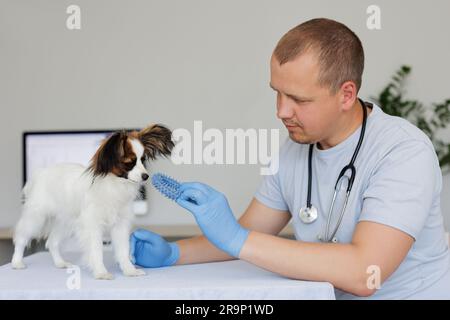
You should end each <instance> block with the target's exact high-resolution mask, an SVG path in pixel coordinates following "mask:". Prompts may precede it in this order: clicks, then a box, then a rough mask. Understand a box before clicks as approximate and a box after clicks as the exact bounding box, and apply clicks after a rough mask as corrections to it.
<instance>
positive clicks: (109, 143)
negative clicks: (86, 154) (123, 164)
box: [88, 131, 127, 178]
mask: <svg viewBox="0 0 450 320" xmlns="http://www.w3.org/2000/svg"><path fill="white" fill-rule="evenodd" d="M126 141H127V133H126V132H125V131H119V132H115V133H113V134H112V135H111V136H110V137H109V138H107V139H106V140H105V141H104V142H103V143H102V145H101V146H100V147H99V148H98V150H97V152H96V153H95V155H94V156H93V157H92V159H91V163H90V165H89V168H88V170H90V171H91V172H92V173H93V175H94V178H95V177H97V176H106V175H107V174H108V173H110V172H112V171H113V170H114V168H116V167H117V166H118V165H119V163H120V159H121V157H122V156H123V155H124V145H125V143H126Z"/></svg>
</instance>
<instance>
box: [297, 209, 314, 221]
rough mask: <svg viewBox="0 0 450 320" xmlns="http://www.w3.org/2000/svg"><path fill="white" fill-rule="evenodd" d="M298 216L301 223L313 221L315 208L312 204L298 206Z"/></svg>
mask: <svg viewBox="0 0 450 320" xmlns="http://www.w3.org/2000/svg"><path fill="white" fill-rule="evenodd" d="M298 217H299V218H300V220H302V222H303V223H306V224H308V223H313V222H314V221H316V219H317V209H316V208H315V207H313V206H311V207H302V208H300V212H299V213H298Z"/></svg>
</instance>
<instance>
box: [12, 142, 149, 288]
mask: <svg viewBox="0 0 450 320" xmlns="http://www.w3.org/2000/svg"><path fill="white" fill-rule="evenodd" d="M130 143H131V146H132V149H133V152H134V153H135V154H136V158H137V160H136V165H135V166H134V167H133V169H132V170H131V171H129V172H128V178H127V179H125V178H121V177H118V176H116V175H114V174H112V173H108V174H107V175H105V176H101V177H95V179H93V178H94V177H93V174H92V172H90V171H87V170H86V168H85V167H83V166H81V165H76V164H64V165H57V166H53V167H50V168H46V169H43V170H41V171H40V172H38V173H36V174H35V175H34V176H33V178H32V179H31V180H30V181H29V182H28V183H27V184H26V186H25V188H24V196H25V199H26V200H25V203H24V207H23V212H22V216H21V218H20V220H19V222H18V223H17V226H16V229H15V233H14V244H15V250H14V255H13V259H12V267H13V268H15V269H22V268H25V267H26V266H25V264H24V263H23V252H24V249H25V247H26V246H27V245H28V243H29V242H30V240H31V239H34V238H47V242H46V247H47V248H48V250H49V251H50V254H51V256H52V258H53V261H54V264H55V266H56V267H58V268H66V267H68V266H70V263H68V262H66V261H65V260H64V259H63V258H62V257H61V254H60V249H59V247H60V244H61V242H62V240H63V239H65V238H66V236H68V235H70V234H74V235H75V239H78V240H79V245H80V246H81V249H82V252H83V254H84V262H85V263H86V264H87V266H88V267H89V268H90V269H91V270H92V272H93V274H94V276H95V278H97V279H112V278H113V275H112V274H111V273H109V272H108V271H107V269H106V268H105V265H104V263H103V251H102V249H103V234H104V233H107V232H109V233H110V235H111V241H112V244H113V248H114V252H115V257H116V260H117V262H118V263H119V266H120V268H121V270H122V272H123V274H124V275H126V276H141V275H145V272H144V271H143V270H140V269H136V268H135V266H134V265H133V264H132V263H131V262H130V256H129V235H130V231H131V227H132V223H131V220H132V217H133V215H132V211H131V204H132V201H133V200H134V199H135V197H136V195H137V194H138V192H139V187H140V185H141V184H142V183H143V179H144V178H145V175H144V177H143V174H147V170H146V168H145V167H144V164H143V163H142V161H141V157H142V156H143V154H144V146H143V145H142V143H141V141H140V140H139V139H130ZM147 178H148V176H147Z"/></svg>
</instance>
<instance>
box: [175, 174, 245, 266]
mask: <svg viewBox="0 0 450 320" xmlns="http://www.w3.org/2000/svg"><path fill="white" fill-rule="evenodd" d="M180 191H181V193H180V196H179V197H178V199H177V200H176V202H177V203H178V204H179V205H180V206H181V207H183V208H185V209H187V210H189V211H190V212H191V213H193V214H194V217H195V219H196V221H197V223H198V225H199V227H200V229H201V230H202V232H203V234H204V235H205V236H206V238H208V240H209V241H210V242H212V243H213V244H214V245H215V246H216V247H217V248H219V249H221V250H223V251H225V252H226V253H228V254H229V255H231V256H233V257H236V258H239V253H240V251H241V249H242V246H243V245H244V243H245V241H246V240H247V237H248V234H249V230H247V229H245V228H243V227H242V226H241V225H240V224H239V223H238V222H237V220H236V218H235V217H234V215H233V212H232V211H231V208H230V206H229V205H228V201H227V198H226V197H225V196H224V195H223V194H222V193H220V192H218V191H216V190H214V189H213V188H211V187H210V186H208V185H206V184H203V183H199V182H188V183H182V184H181V187H180Z"/></svg>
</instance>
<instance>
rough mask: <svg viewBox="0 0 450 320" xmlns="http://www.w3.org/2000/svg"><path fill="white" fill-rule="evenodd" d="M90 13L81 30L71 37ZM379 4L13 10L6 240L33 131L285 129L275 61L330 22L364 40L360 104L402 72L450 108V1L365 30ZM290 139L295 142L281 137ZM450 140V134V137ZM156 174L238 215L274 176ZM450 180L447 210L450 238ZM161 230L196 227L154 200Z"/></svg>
mask: <svg viewBox="0 0 450 320" xmlns="http://www.w3.org/2000/svg"><path fill="white" fill-rule="evenodd" d="M70 4H78V5H79V6H80V7H81V10H82V12H81V14H82V29H81V30H77V31H69V30H67V29H66V27H65V20H66V18H67V14H66V13H65V11H66V8H67V6H68V5H70ZM370 4H374V1H372V0H371V1H365V0H354V1H331V0H330V1H324V0H322V1H301V0H291V1H269V0H258V1H256V0H255V1H237V0H229V1H210V0H190V1H181V0H180V1H173V0H172V1H162V0H161V1H117V0H108V1H106V0H96V1H87V0H71V1H66V0H52V1H50V0H39V1H32V0H28V1H23V0H9V1H6V0H0V108H1V114H0V144H1V156H0V168H1V173H2V174H1V178H0V228H2V227H10V226H12V225H13V224H14V223H15V221H16V220H17V218H18V215H19V208H20V187H21V149H20V144H21V132H22V131H24V130H51V129H102V128H115V127H140V126H144V125H146V124H147V123H150V122H155V121H157V122H162V123H165V124H167V125H169V126H170V127H171V128H178V127H184V128H187V129H192V127H193V121H194V120H203V125H204V127H205V128H219V129H225V128H239V127H241V128H256V129H258V128H280V129H282V127H281V125H280V123H279V121H278V120H277V119H276V118H275V104H274V102H275V97H274V94H273V92H272V91H271V90H270V89H269V87H268V81H269V65H268V62H269V57H270V55H271V51H272V49H273V48H274V45H275V44H276V42H277V41H278V39H279V38H280V37H281V35H282V34H284V33H285V32H286V31H287V30H288V29H290V28H291V27H293V26H295V25H297V24H298V23H300V22H302V21H304V20H307V19H309V18H313V17H318V16H325V17H329V18H334V19H337V20H340V21H342V22H344V23H346V24H347V25H348V26H349V27H350V28H352V29H353V30H354V31H355V32H356V33H357V34H358V35H359V36H360V37H361V39H362V41H363V43H364V46H365V51H366V61H367V62H366V69H365V75H364V80H363V88H362V91H361V96H362V97H363V98H367V97H370V96H371V95H374V94H376V93H377V92H378V91H379V90H380V89H381V88H382V87H383V86H384V85H385V84H386V83H387V81H388V79H389V78H390V76H391V74H392V73H393V72H394V71H395V70H396V69H397V68H398V67H399V66H400V65H401V64H409V65H411V66H413V74H412V77H411V80H410V82H409V84H408V89H409V96H410V97H413V98H418V99H420V100H422V101H423V102H425V103H429V102H433V101H440V100H442V99H444V98H448V97H449V96H450V92H449V86H448V83H449V82H448V76H449V74H450V63H449V61H448V57H449V52H450V40H449V39H450V38H449V36H448V32H449V31H450V19H448V13H449V12H450V2H449V1H447V0H440V1H439V0H434V1H414V2H411V1H405V0H403V1H376V3H375V4H377V5H379V6H380V7H381V10H382V11H381V14H382V16H381V17H382V29H381V30H379V31H370V30H368V29H367V28H366V18H367V15H366V8H367V6H368V5H370ZM284 136H285V134H284V131H283V135H282V137H281V138H282V139H283V137H284ZM448 137H450V134H448ZM153 170H157V171H163V172H168V173H170V174H172V175H173V176H175V177H177V178H179V179H180V180H194V179H195V180H201V181H205V182H207V183H210V184H212V185H214V186H215V187H216V188H218V189H220V190H222V191H223V192H225V193H226V194H227V195H228V197H229V200H230V203H231V204H232V207H233V208H234V209H235V212H236V213H237V215H240V213H241V212H242V211H243V210H244V209H245V207H246V206H247V204H248V202H249V201H250V199H251V197H252V194H253V192H254V190H255V188H256V187H257V185H258V183H259V181H260V179H261V176H260V175H259V166H258V165H253V166H252V165H245V166H244V165H240V166H239V165H228V166H205V165H204V166H201V165H191V166H187V165H186V166H175V165H173V164H172V163H170V161H167V160H165V161H157V162H156V163H154V164H153ZM449 195H450V177H449V176H446V177H445V186H444V190H443V196H442V200H443V210H444V213H445V216H446V221H447V226H448V227H449V220H450V218H449V216H450V197H449ZM139 222H140V223H149V224H193V223H195V222H194V220H193V218H192V217H191V216H190V215H189V214H187V213H186V212H185V211H184V210H181V209H179V208H177V207H176V206H175V205H174V204H172V203H171V202H169V201H167V200H166V199H163V198H162V197H160V196H157V195H156V194H155V193H154V191H153V190H151V192H150V214H149V215H148V216H146V217H144V218H141V219H140V220H139Z"/></svg>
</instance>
